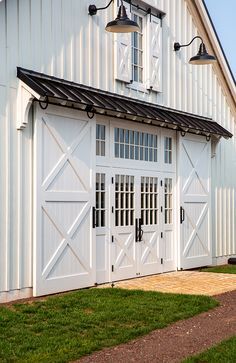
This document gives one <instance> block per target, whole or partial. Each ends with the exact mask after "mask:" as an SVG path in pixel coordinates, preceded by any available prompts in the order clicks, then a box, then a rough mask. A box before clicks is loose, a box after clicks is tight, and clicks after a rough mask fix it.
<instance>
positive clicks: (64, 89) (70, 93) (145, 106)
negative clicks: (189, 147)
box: [17, 67, 232, 138]
mask: <svg viewBox="0 0 236 363" xmlns="http://www.w3.org/2000/svg"><path fill="white" fill-rule="evenodd" d="M17 77H18V78H19V79H20V80H22V81H23V82H24V83H25V84H26V85H27V86H29V87H30V88H31V89H32V90H34V91H35V92H36V93H37V94H38V95H39V96H40V100H41V101H46V102H48V103H50V104H59V105H60V104H65V101H66V105H67V106H69V107H72V108H74V109H82V110H84V111H87V112H88V113H89V114H90V113H91V114H92V113H96V114H102V115H106V116H112V117H117V118H121V119H126V120H131V121H136V122H143V123H148V124H152V125H156V126H160V127H165V128H170V129H174V130H178V131H182V132H191V133H195V134H199V135H205V136H210V135H215V136H218V137H220V136H223V137H225V138H229V137H232V134H231V133H230V132H229V131H227V130H226V129H225V128H223V127H222V126H221V125H219V124H218V123H217V122H214V121H212V119H210V118H206V117H201V116H198V115H194V114H190V113H187V112H181V111H177V110H174V109H171V108H167V107H162V106H159V105H156V104H154V103H149V102H144V101H141V100H137V99H133V98H129V97H125V96H120V95H118V94H114V93H111V92H105V91H102V90H98V89H96V88H92V87H88V86H85V85H81V84H78V83H74V82H69V81H66V80H63V79H60V78H56V77H52V76H48V75H46V74H42V73H38V72H34V71H31V70H27V69H23V68H19V67H18V68H17Z"/></svg>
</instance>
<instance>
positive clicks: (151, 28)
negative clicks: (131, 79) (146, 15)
mask: <svg viewBox="0 0 236 363" xmlns="http://www.w3.org/2000/svg"><path fill="white" fill-rule="evenodd" d="M161 63H162V28H161V19H159V18H156V17H154V16H152V17H151V21H150V20H149V19H148V20H147V89H152V90H154V91H158V92H160V91H161V88H162V82H161V79H162V64H161Z"/></svg>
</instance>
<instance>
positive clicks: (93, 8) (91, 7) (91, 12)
mask: <svg viewBox="0 0 236 363" xmlns="http://www.w3.org/2000/svg"><path fill="white" fill-rule="evenodd" d="M113 1H114V0H111V1H109V3H108V4H107V6H104V7H103V8H97V7H96V5H89V8H88V11H89V15H91V16H92V15H96V14H97V11H98V10H105V9H107V8H109V6H110V5H111V3H112V2H113ZM121 2H122V3H123V0H121Z"/></svg>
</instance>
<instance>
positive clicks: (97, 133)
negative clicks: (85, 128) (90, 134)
mask: <svg viewBox="0 0 236 363" xmlns="http://www.w3.org/2000/svg"><path fill="white" fill-rule="evenodd" d="M96 139H100V125H96Z"/></svg>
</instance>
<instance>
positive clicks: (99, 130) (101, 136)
mask: <svg viewBox="0 0 236 363" xmlns="http://www.w3.org/2000/svg"><path fill="white" fill-rule="evenodd" d="M105 142H106V126H104V125H99V124H97V125H96V155H98V156H105V151H106V150H105V146H106V144H105Z"/></svg>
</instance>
